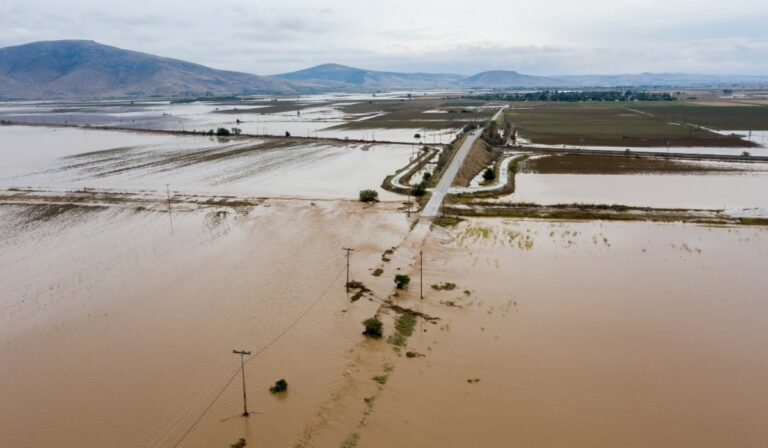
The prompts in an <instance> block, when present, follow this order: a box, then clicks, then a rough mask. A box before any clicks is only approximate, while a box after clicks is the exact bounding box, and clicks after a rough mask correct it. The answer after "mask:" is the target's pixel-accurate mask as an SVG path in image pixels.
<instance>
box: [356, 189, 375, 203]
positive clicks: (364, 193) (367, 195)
mask: <svg viewBox="0 0 768 448" xmlns="http://www.w3.org/2000/svg"><path fill="white" fill-rule="evenodd" d="M378 200H379V192H378V191H376V190H360V202H378Z"/></svg>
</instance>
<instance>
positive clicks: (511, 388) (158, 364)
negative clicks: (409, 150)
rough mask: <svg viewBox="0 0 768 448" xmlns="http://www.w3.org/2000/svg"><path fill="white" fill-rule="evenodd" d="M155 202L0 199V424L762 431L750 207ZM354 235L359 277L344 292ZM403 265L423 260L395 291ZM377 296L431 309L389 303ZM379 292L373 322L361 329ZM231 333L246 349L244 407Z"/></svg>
mask: <svg viewBox="0 0 768 448" xmlns="http://www.w3.org/2000/svg"><path fill="white" fill-rule="evenodd" d="M161 204H162V203H160V205H158V206H157V207H154V208H153V207H149V208H144V209H139V210H136V209H133V208H127V207H125V205H126V204H119V205H101V206H98V207H93V208H89V207H69V208H67V209H64V210H51V209H50V206H46V205H35V204H21V203H15V204H5V205H0V223H1V224H2V229H3V238H2V240H0V245H1V246H2V250H1V251H0V267H1V268H2V269H3V272H5V273H6V274H7V275H4V276H3V277H2V280H0V287H2V290H3V291H5V294H4V295H3V297H2V299H1V300H0V309H1V310H2V313H0V316H2V317H0V319H2V326H0V328H2V330H0V332H1V333H2V338H3V340H4V341H5V342H4V344H3V345H2V347H0V394H2V396H3V397H4V403H5V405H4V406H0V417H2V420H3V422H5V424H4V431H2V432H0V445H3V446H27V445H29V446H32V445H43V446H44V445H51V444H60V445H63V446H80V447H91V446H92V447H97V446H104V445H110V444H113V445H119V446H158V447H171V446H176V445H177V443H179V445H178V446H187V447H209V446H222V445H223V446H227V445H228V444H231V443H234V442H235V441H236V440H237V439H238V438H241V437H243V438H245V439H247V441H248V443H249V445H251V444H257V443H258V444H264V445H267V446H298V447H336V446H349V445H344V444H345V443H350V441H355V440H356V441H358V442H359V445H360V446H392V445H393V444H394V445H397V446H403V447H438V446H445V445H456V444H458V445H474V446H488V447H490V446H497V445H498V443H499V441H500V440H501V441H509V442H510V443H511V442H519V443H524V444H525V445H527V446H552V445H558V444H563V443H578V444H584V445H588V446H594V447H602V446H604V447H612V446H616V445H617V444H620V445H623V446H638V447H641V446H649V445H654V446H659V445H666V444H674V445H675V446H697V447H699V446H722V445H723V443H725V442H727V441H729V440H735V439H738V440H741V441H742V442H743V445H744V446H758V445H759V443H760V441H761V440H764V438H765V437H768V434H766V432H765V428H764V425H761V424H760V422H761V421H762V420H763V419H764V418H766V417H768V415H766V413H765V409H766V407H768V396H766V395H765V394H764V393H760V392H756V391H760V390H762V389H761V388H760V387H759V385H760V384H761V382H762V380H763V378H764V377H765V375H766V374H768V364H765V363H764V362H762V361H761V360H762V359H768V357H767V356H763V354H761V353H756V352H755V350H757V351H758V352H760V350H762V349H761V348H760V347H761V346H760V344H757V345H755V344H754V341H757V340H760V339H761V338H764V337H765V336H766V335H765V328H767V326H766V322H765V321H764V320H765V319H764V318H763V317H762V316H764V315H765V314H766V313H761V312H760V310H761V309H763V308H765V307H766V306H767V305H768V304H766V303H765V301H764V300H763V299H764V294H763V290H764V288H765V282H764V279H763V277H762V276H761V273H760V270H759V269H758V268H757V267H754V266H757V264H759V260H760V257H761V255H762V254H763V253H764V252H765V251H766V250H768V246H766V244H768V236H767V235H766V231H765V230H764V229H763V228H750V227H741V228H729V227H719V228H718V227H705V226H689V225H680V224H671V225H659V224H650V223H633V224H621V223H600V222H594V223H581V224H577V223H568V222H560V223H558V222H546V221H526V220H503V221H501V220H482V219H478V220H475V219H473V220H470V221H468V222H465V223H463V224H461V225H460V226H459V227H457V228H455V229H453V230H451V231H450V232H446V231H443V230H438V229H436V230H432V231H430V230H429V228H428V226H427V225H424V224H417V225H416V226H415V227H414V226H413V225H412V223H411V222H409V220H408V219H407V218H406V217H405V216H404V215H403V214H401V213H396V212H395V211H394V209H393V208H392V206H391V205H379V206H376V207H374V208H363V207H361V206H359V205H357V204H353V203H343V202H324V203H321V204H318V205H313V204H310V203H309V202H307V201H278V200H267V201H265V202H262V203H260V204H256V205H253V206H249V207H238V208H235V209H233V208H230V207H222V206H200V207H191V208H189V210H187V211H185V212H180V213H175V214H174V217H173V224H172V226H173V227H172V228H171V225H170V224H169V222H168V216H167V214H166V213H163V211H162V210H163V208H162V205H161ZM176 206H177V207H178V205H176ZM40 207H43V208H40ZM349 246H351V247H354V248H355V249H356V250H355V252H354V255H353V258H352V278H353V279H354V280H358V281H361V282H363V283H364V284H365V285H366V287H367V288H369V289H371V293H370V294H365V295H363V298H362V299H361V300H357V301H354V302H352V301H351V299H352V298H353V295H352V294H351V293H346V292H345V291H344V286H343V285H344V266H345V259H344V256H343V255H344V253H343V251H341V249H340V248H341V247H349ZM420 251H423V253H424V284H425V285H424V294H425V299H424V300H423V301H420V300H419V299H418V297H419V288H420V287H421V285H420V283H419V281H418V278H419V277H418V267H419V261H418V260H419V252H420ZM382 254H384V255H382ZM385 258H386V260H385ZM41 268H44V271H42V273H41V270H40V269H41ZM379 269H380V270H381V271H382V272H381V273H379V274H378V275H374V274H375V273H377V272H378V271H377V270H379ZM552 272H558V276H557V281H554V282H553V280H552ZM595 272H600V273H601V274H600V277H601V281H599V282H598V281H594V279H593V277H594V275H592V274H594V273H595ZM712 272H716V273H717V275H712ZM395 273H407V274H410V276H411V278H412V279H413V280H412V282H411V285H410V288H409V289H407V290H405V291H400V292H399V293H398V294H396V295H394V296H393V295H392V294H393V293H394V291H395V290H394V284H393V282H392V277H393V276H394V275H395ZM649 278H652V279H654V281H652V282H649V281H648V280H647V279H649ZM681 279H685V281H681ZM432 285H434V287H433V286H432ZM451 285H453V286H451ZM732 297H738V300H731V299H729V298H732ZM387 303H391V304H392V305H396V306H398V307H401V309H413V310H418V311H419V312H422V313H424V315H425V316H429V318H430V319H432V320H429V321H427V320H420V319H417V320H416V321H415V322H411V323H410V324H408V323H407V322H405V321H403V322H400V323H399V324H398V325H399V327H397V326H396V325H395V322H398V319H399V317H398V316H399V314H398V313H399V312H398V311H394V309H393V308H389V307H388V306H387V305H386V304H387ZM375 313H378V314H379V316H380V317H381V319H382V320H383V322H384V336H385V337H384V338H383V339H381V340H367V339H366V338H365V337H363V336H362V335H361V331H362V325H361V323H360V322H361V321H362V320H363V319H365V318H367V317H370V316H372V315H374V314H375ZM396 328H401V330H397V329H396ZM398 332H407V334H408V336H403V335H401V336H399V337H397V338H394V339H393V338H391V337H390V336H392V335H395V334H398ZM403 334H405V333H403ZM235 348H236V349H249V350H253V351H254V353H256V354H255V355H254V357H253V358H252V360H251V361H250V362H249V363H248V365H247V367H246V376H247V384H248V394H249V395H248V398H249V404H250V407H251V412H252V415H251V416H250V417H249V418H248V419H243V418H242V417H240V415H239V413H240V412H241V410H242V407H241V406H242V401H241V400H242V397H241V389H240V383H239V377H238V376H237V375H238V373H239V372H238V369H239V359H237V358H236V357H234V356H233V355H232V354H231V350H232V349H235ZM262 349H264V351H262ZM406 353H412V354H413V355H407V356H406ZM734 372H738V374H736V373H734ZM279 378H285V379H286V380H287V382H288V384H289V390H288V392H287V393H286V394H283V395H278V396H275V395H272V394H270V393H269V392H268V391H267V388H268V387H269V386H270V385H271V384H273V383H274V382H275V381H276V380H277V379H279ZM217 396H218V399H216V400H214V399H215V398H216V397H217ZM209 406H210V408H209V409H208V407H209ZM660 408H663V409H665V410H666V411H665V412H658V409H660ZM510 418H511V422H512V423H510ZM39 419H45V421H46V425H42V426H41V425H38V424H37V423H36V422H37V421H38V420H39ZM715 422H716V423H715ZM649 428H653V430H649Z"/></svg>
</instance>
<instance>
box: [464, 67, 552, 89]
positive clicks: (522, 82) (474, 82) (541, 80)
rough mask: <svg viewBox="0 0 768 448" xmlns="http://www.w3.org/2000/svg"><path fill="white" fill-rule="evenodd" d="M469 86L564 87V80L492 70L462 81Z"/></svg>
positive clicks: (484, 87)
mask: <svg viewBox="0 0 768 448" xmlns="http://www.w3.org/2000/svg"><path fill="white" fill-rule="evenodd" d="M461 84H462V85H463V86H465V87H468V88H476V89H491V88H505V87H528V88H531V87H562V86H563V84H564V83H563V81H561V80H556V79H551V78H545V77H543V76H531V75H523V74H520V73H518V72H515V71H507V70H492V71H487V72H482V73H478V74H476V75H474V76H470V77H469V78H466V79H464V80H462V81H461Z"/></svg>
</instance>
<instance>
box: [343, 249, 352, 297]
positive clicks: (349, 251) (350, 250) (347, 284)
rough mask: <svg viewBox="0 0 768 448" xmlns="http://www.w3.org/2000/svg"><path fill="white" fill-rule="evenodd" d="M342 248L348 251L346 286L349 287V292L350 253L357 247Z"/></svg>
mask: <svg viewBox="0 0 768 448" xmlns="http://www.w3.org/2000/svg"><path fill="white" fill-rule="evenodd" d="M342 249H344V250H346V251H347V283H346V285H345V286H346V287H347V292H349V254H350V253H351V252H352V251H353V250H355V249H350V248H348V247H343V248H342Z"/></svg>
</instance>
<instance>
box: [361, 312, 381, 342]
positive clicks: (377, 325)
mask: <svg viewBox="0 0 768 448" xmlns="http://www.w3.org/2000/svg"><path fill="white" fill-rule="evenodd" d="M363 326H364V327H365V331H363V334H364V335H365V336H367V337H369V338H373V339H380V338H381V337H382V336H383V335H384V331H383V329H384V324H383V323H382V322H381V320H379V318H378V317H376V316H374V317H369V318H368V319H365V320H364V321H363Z"/></svg>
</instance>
